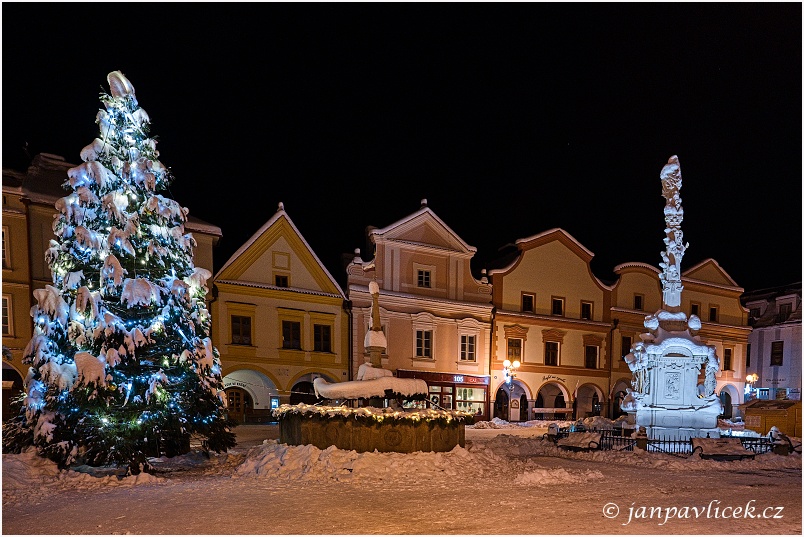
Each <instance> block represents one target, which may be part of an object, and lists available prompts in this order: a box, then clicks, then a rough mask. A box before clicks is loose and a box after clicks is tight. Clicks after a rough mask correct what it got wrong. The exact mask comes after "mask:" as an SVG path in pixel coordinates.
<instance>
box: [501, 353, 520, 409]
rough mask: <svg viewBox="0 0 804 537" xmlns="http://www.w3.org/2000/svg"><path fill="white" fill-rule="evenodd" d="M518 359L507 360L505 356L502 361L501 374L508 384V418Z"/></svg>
mask: <svg viewBox="0 0 804 537" xmlns="http://www.w3.org/2000/svg"><path fill="white" fill-rule="evenodd" d="M519 365H520V364H519V360H514V361H513V362H512V361H511V360H508V359H507V358H506V359H505V360H504V361H503V374H504V375H505V383H506V384H507V385H508V405H509V408H508V419H509V420H510V419H511V408H510V407H511V405H512V404H513V400H514V378H515V377H516V370H517V369H519Z"/></svg>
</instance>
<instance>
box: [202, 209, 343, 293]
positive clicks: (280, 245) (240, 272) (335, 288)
mask: <svg viewBox="0 0 804 537" xmlns="http://www.w3.org/2000/svg"><path fill="white" fill-rule="evenodd" d="M277 275H280V276H285V277H287V282H288V286H289V287H291V288H295V289H304V290H307V291H317V292H323V293H331V294H338V295H343V291H342V290H341V289H340V286H339V285H338V284H337V282H336V281H335V280H334V278H332V275H330V273H329V271H327V269H326V268H325V267H324V265H323V264H322V263H321V261H320V260H319V259H318V257H317V256H316V255H315V252H313V251H312V249H311V248H310V245H309V244H308V243H307V241H306V240H305V239H304V237H303V236H302V235H301V233H300V232H299V230H298V229H297V228H296V226H295V225H294V224H293V221H292V220H291V219H290V217H289V216H288V215H287V213H285V211H284V207H283V205H282V204H281V203H280V204H279V210H278V211H277V212H276V213H275V214H274V216H273V217H271V219H270V220H268V221H267V222H266V223H265V224H263V226H262V227H261V228H260V229H259V230H258V231H257V232H256V233H255V234H254V235H252V236H251V238H250V239H249V240H248V241H246V242H245V243H244V244H243V245H242V246H241V247H240V248H239V249H238V250H237V252H235V253H234V254H233V255H232V257H231V258H229V260H228V261H227V262H226V263H225V264H224V266H223V267H222V268H221V270H219V271H218V274H216V275H215V280H216V281H227V282H230V283H244V284H246V283H248V284H257V285H260V286H263V285H265V286H273V285H275V284H276V280H275V278H276V276H277Z"/></svg>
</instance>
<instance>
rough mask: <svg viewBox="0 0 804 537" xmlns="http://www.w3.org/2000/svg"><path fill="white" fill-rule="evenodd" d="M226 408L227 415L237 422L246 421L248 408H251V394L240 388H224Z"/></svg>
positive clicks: (252, 406)
mask: <svg viewBox="0 0 804 537" xmlns="http://www.w3.org/2000/svg"><path fill="white" fill-rule="evenodd" d="M226 408H227V411H228V412H229V417H230V418H232V419H234V420H235V421H237V423H246V421H247V420H248V415H249V409H253V408H254V405H253V404H252V402H251V396H250V395H249V393H248V392H247V391H246V390H244V389H242V388H229V389H228V390H226Z"/></svg>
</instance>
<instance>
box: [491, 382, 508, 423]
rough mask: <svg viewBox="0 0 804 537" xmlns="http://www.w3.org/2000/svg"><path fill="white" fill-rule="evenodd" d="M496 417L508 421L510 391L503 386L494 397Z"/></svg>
mask: <svg viewBox="0 0 804 537" xmlns="http://www.w3.org/2000/svg"><path fill="white" fill-rule="evenodd" d="M494 417H495V418H498V419H501V420H505V421H508V393H507V392H506V391H505V390H503V389H502V387H500V389H498V390H497V395H496V396H495V397H494Z"/></svg>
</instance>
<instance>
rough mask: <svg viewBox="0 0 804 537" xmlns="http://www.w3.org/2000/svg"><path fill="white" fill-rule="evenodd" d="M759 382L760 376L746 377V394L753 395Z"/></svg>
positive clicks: (754, 374)
mask: <svg viewBox="0 0 804 537" xmlns="http://www.w3.org/2000/svg"><path fill="white" fill-rule="evenodd" d="M758 380H759V375H757V374H756V373H751V374H750V375H748V376H747V377H745V383H746V384H745V393H746V394H747V395H751V391H752V390H753V389H754V383H755V382H756V381H758Z"/></svg>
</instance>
